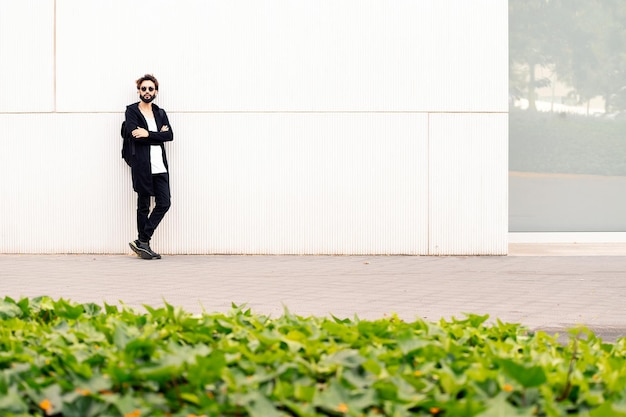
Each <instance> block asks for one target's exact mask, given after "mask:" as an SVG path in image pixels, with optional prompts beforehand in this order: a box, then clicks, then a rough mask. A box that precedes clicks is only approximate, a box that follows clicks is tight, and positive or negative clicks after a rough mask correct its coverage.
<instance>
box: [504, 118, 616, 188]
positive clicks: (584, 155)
mask: <svg viewBox="0 0 626 417" xmlns="http://www.w3.org/2000/svg"><path fill="white" fill-rule="evenodd" d="M625 131H626V120H623V119H622V120H608V119H606V118H602V117H587V116H581V115H576V114H561V113H542V112H531V111H525V110H520V109H517V108H514V107H513V108H511V109H510V112H509V169H510V170H511V171H522V172H544V173H565V174H589V175H619V176H626V136H625V135H624V132H625Z"/></svg>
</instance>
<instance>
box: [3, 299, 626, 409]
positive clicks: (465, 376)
mask: <svg viewBox="0 0 626 417" xmlns="http://www.w3.org/2000/svg"><path fill="white" fill-rule="evenodd" d="M145 309H146V311H145V312H137V311H135V310H133V309H130V308H126V307H123V308H118V307H115V306H110V305H107V304H104V306H103V307H100V306H99V305H96V304H91V303H88V304H75V303H71V302H69V301H66V300H63V299H60V300H56V301H55V300H52V299H50V298H48V297H41V298H34V299H29V298H24V299H21V300H19V301H15V300H13V299H11V298H8V297H6V298H5V299H4V300H0V352H1V353H0V415H2V416H27V415H28V416H31V415H35V416H44V415H48V416H53V415H54V416H64V417H69V416H80V417H89V416H126V417H139V416H185V417H190V416H201V415H205V416H253V417H257V416H262V417H273V416H344V415H345V416H433V415H436V416H482V417H488V416H498V417H500V416H564V415H568V414H579V415H588V416H597V417H601V416H621V415H624V416H626V398H625V394H626V363H625V357H626V347H625V343H626V339H625V338H622V339H618V340H617V341H616V342H615V343H614V344H606V343H603V342H602V341H601V340H600V339H599V338H597V337H595V336H594V334H593V333H591V332H589V331H586V330H576V332H577V335H576V336H574V335H572V338H571V341H570V342H569V343H568V344H566V345H565V344H561V343H559V342H558V341H557V340H556V336H551V335H548V334H545V333H543V332H536V333H531V332H528V331H527V330H525V329H524V328H522V327H521V326H519V325H517V324H507V323H501V322H499V321H498V322H496V323H495V324H490V325H488V324H486V323H487V322H486V320H487V316H477V315H468V316H467V317H466V318H464V319H460V320H458V319H453V320H451V321H445V320H442V321H440V322H439V323H427V322H424V321H419V320H418V321H415V322H412V323H408V322H405V321H402V320H400V319H399V318H398V317H396V316H392V317H387V318H382V319H380V320H375V321H366V320H359V319H358V318H355V319H354V320H340V319H338V318H320V317H308V318H303V317H299V316H296V315H293V314H291V313H289V312H288V311H285V313H284V314H283V315H282V316H281V317H278V318H270V317H267V316H262V315H255V314H253V313H251V312H250V310H246V309H244V308H241V307H237V306H233V308H232V310H231V311H230V312H229V313H228V314H219V313H214V314H206V313H205V314H202V315H192V314H189V313H187V312H185V311H183V310H181V309H180V308H175V307H173V306H171V305H168V304H165V306H164V307H163V308H152V307H148V306H145ZM572 332H574V331H572Z"/></svg>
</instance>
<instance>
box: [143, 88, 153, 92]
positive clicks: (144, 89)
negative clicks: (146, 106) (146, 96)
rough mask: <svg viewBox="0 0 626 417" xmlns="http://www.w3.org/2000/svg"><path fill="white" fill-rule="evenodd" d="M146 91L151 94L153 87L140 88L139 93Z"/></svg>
mask: <svg viewBox="0 0 626 417" xmlns="http://www.w3.org/2000/svg"><path fill="white" fill-rule="evenodd" d="M146 90H148V91H150V92H153V91H154V87H141V91H146Z"/></svg>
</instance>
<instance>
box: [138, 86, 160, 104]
mask: <svg viewBox="0 0 626 417" xmlns="http://www.w3.org/2000/svg"><path fill="white" fill-rule="evenodd" d="M138 92H139V98H140V99H141V101H143V102H144V103H150V102H152V100H154V99H155V98H156V95H157V90H156V87H155V85H154V83H153V82H152V81H150V80H146V81H144V82H142V83H141V85H140V86H139V90H138Z"/></svg>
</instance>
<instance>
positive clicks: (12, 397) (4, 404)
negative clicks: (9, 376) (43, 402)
mask: <svg viewBox="0 0 626 417" xmlns="http://www.w3.org/2000/svg"><path fill="white" fill-rule="evenodd" d="M16 388H17V387H13V389H12V390H11V391H10V392H9V393H7V394H4V395H0V411H2V413H0V415H5V414H6V413H25V412H26V411H28V406H27V405H26V403H25V402H24V400H23V399H22V396H21V395H19V394H18V393H17V389H16Z"/></svg>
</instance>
